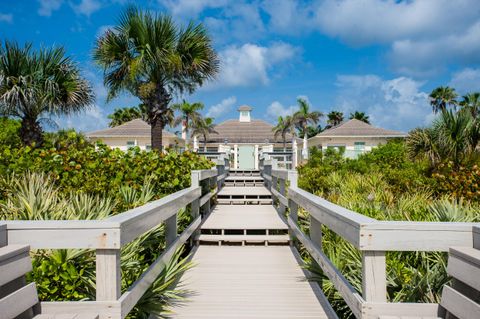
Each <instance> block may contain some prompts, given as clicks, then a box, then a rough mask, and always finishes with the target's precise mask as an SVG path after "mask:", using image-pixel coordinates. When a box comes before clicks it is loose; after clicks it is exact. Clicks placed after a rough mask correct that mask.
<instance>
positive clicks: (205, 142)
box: [203, 135, 207, 152]
mask: <svg viewBox="0 0 480 319" xmlns="http://www.w3.org/2000/svg"><path fill="white" fill-rule="evenodd" d="M203 151H204V152H207V136H206V135H203Z"/></svg>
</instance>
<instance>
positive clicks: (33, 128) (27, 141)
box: [18, 117, 43, 146]
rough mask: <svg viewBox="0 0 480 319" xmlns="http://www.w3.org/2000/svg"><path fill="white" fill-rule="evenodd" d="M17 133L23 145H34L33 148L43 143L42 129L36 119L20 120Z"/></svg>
mask: <svg viewBox="0 0 480 319" xmlns="http://www.w3.org/2000/svg"><path fill="white" fill-rule="evenodd" d="M18 133H19V135H20V138H21V139H22V142H23V144H24V145H33V144H35V146H40V145H42V143H43V134H42V133H43V131H42V127H41V126H40V123H38V121H37V119H36V118H30V117H25V118H22V123H21V127H20V130H19V132H18Z"/></svg>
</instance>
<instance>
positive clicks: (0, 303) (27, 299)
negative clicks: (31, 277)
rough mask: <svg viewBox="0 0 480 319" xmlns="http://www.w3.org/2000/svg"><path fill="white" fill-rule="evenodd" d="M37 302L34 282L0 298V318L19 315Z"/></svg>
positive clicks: (7, 318) (9, 318)
mask: <svg viewBox="0 0 480 319" xmlns="http://www.w3.org/2000/svg"><path fill="white" fill-rule="evenodd" d="M37 303H38V296H37V288H36V287H35V283H31V284H28V285H26V286H25V287H23V288H20V289H19V290H17V291H15V292H13V293H11V294H9V295H8V296H5V297H3V298H2V299H0V310H1V311H0V319H11V318H15V317H16V316H18V315H20V314H21V313H23V312H24V311H26V310H28V309H30V308H31V307H33V306H34V305H35V304H37Z"/></svg>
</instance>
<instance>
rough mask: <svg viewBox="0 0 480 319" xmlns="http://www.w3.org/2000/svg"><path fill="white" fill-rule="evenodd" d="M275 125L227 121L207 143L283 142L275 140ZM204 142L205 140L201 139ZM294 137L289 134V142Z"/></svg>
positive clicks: (259, 121) (260, 122)
mask: <svg viewBox="0 0 480 319" xmlns="http://www.w3.org/2000/svg"><path fill="white" fill-rule="evenodd" d="M272 129H273V125H272V124H269V123H267V122H265V121H262V120H251V121H250V122H240V121H239V120H227V121H225V122H222V123H220V124H218V125H217V126H215V131H217V132H218V134H214V133H212V134H210V135H209V136H208V139H207V142H210V143H224V142H225V140H226V141H227V142H228V143H229V144H232V143H265V142H266V141H267V140H268V143H272V142H277V143H280V142H282V139H281V137H278V138H277V139H275V138H274V133H273V131H272ZM199 139H200V140H201V141H203V138H202V137H200V138H199ZM291 139H292V136H291V135H290V134H287V141H288V142H289V141H291Z"/></svg>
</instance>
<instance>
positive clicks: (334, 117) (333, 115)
mask: <svg viewBox="0 0 480 319" xmlns="http://www.w3.org/2000/svg"><path fill="white" fill-rule="evenodd" d="M327 118H328V120H327V124H328V125H327V127H326V128H332V127H334V126H337V125H338V124H340V123H342V122H343V113H342V112H339V111H331V112H330V113H328V114H327Z"/></svg>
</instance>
